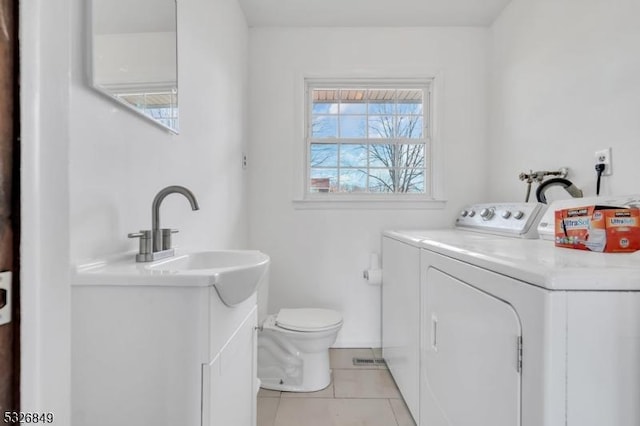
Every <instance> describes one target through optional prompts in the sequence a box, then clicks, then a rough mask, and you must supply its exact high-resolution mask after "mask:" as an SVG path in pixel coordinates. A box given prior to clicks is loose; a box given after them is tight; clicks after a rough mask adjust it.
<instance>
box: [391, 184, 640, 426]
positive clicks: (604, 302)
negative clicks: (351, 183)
mask: <svg viewBox="0 0 640 426" xmlns="http://www.w3.org/2000/svg"><path fill="white" fill-rule="evenodd" d="M638 200H640V196H630V197H622V198H615V197H614V198H612V199H609V200H603V199H597V200H596V199H580V200H571V201H567V202H561V203H558V204H555V203H554V204H553V205H551V206H550V207H549V209H548V210H547V213H546V215H545V216H544V217H542V218H540V213H541V210H542V209H543V207H534V206H536V205H535V204H523V205H516V204H500V205H486V204H483V205H477V206H470V207H467V208H465V209H464V210H463V211H462V212H461V214H460V216H459V217H458V218H457V219H456V226H455V227H454V229H445V230H427V231H388V232H385V233H384V237H383V356H384V357H385V359H386V360H387V363H388V364H389V368H390V371H391V373H392V374H393V376H394V378H395V380H396V382H397V383H398V387H399V388H400V390H401V392H402V394H403V397H404V398H405V400H406V402H407V405H408V407H409V409H410V411H411V413H412V415H413V416H414V419H415V420H416V423H417V424H418V425H420V426H441V425H442V426H444V425H447V426H479V425H480V426H484V425H487V426H516V425H519V426H561V425H562V426H567V425H569V426H601V425H605V424H606V425H616V426H637V425H639V424H640V407H639V406H638V403H637V402H638V401H640V252H636V253H630V254H607V253H592V252H584V251H578V250H571V249H563V248H556V247H554V244H553V242H552V241H547V240H542V239H529V238H513V237H533V236H535V234H536V232H535V224H536V223H537V222H540V224H541V226H540V229H541V230H542V231H543V232H544V230H545V229H546V228H549V226H548V224H551V223H553V219H552V217H553V212H554V211H555V209H556V208H565V207H569V206H580V205H589V204H593V203H594V202H598V203H602V204H604V203H608V204H615V205H620V204H632V203H638ZM471 211H473V212H475V214H473V215H471V218H469V213H470V212H471ZM487 212H489V213H487ZM506 212H509V214H507V213H506ZM518 212H522V213H523V214H522V216H521V215H520V214H519V213H518ZM480 213H482V214H480ZM514 213H516V214H514ZM516 216H521V217H520V219H516ZM532 226H533V227H534V231H532V230H531V227H532ZM525 228H527V229H526V230H525ZM473 231H481V232H473Z"/></svg>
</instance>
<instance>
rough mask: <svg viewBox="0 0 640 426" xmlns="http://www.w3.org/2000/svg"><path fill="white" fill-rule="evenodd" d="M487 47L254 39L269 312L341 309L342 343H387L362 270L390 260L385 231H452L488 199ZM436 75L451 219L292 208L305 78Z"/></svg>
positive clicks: (304, 37)
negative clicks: (383, 250) (471, 207)
mask: <svg viewBox="0 0 640 426" xmlns="http://www.w3.org/2000/svg"><path fill="white" fill-rule="evenodd" d="M487 41H488V31H487V29H481V28H406V29H393V28H375V29H373V28H371V29H362V28H360V29H355V28H326V29H320V28H306V29H295V28H253V29H251V30H250V64H251V66H250V87H251V94H250V98H249V105H250V120H251V126H250V140H251V151H250V157H249V167H250V192H249V199H250V212H251V213H250V224H251V231H250V235H251V239H250V241H251V246H253V247H255V248H258V249H261V250H263V251H265V252H266V253H268V254H269V255H270V256H271V259H272V265H271V279H270V285H271V293H270V310H271V311H276V310H277V309H279V308H281V307H327V308H333V309H337V310H340V311H341V312H342V313H343V316H344V320H345V322H344V326H343V328H342V332H341V333H340V335H339V336H338V342H337V343H336V346H371V345H373V346H379V345H380V321H381V318H380V288H379V287H373V286H370V285H368V284H367V283H366V282H365V281H364V280H363V279H362V270H363V269H365V268H366V266H367V264H368V260H369V257H368V256H369V253H371V252H380V245H381V231H383V230H384V229H389V228H429V227H441V226H444V225H448V224H449V223H450V222H451V220H452V218H453V212H454V211H457V209H459V208H460V206H461V205H462V204H463V203H465V202H469V201H479V200H482V199H483V198H485V194H484V189H485V187H486V182H485V176H486V168H485V164H486V157H485V151H486V137H485V136H486V134H485V133H486V127H485V125H486V121H487V117H486V86H487V80H486V79H487V74H486V62H485V60H486V55H487ZM435 73H440V76H441V77H442V78H443V91H442V92H443V93H440V95H441V96H442V103H441V106H442V110H441V111H438V114H440V117H441V119H440V130H441V132H440V135H441V140H440V141H438V143H441V144H442V148H443V149H442V151H443V154H444V158H443V161H444V166H446V167H444V176H443V177H444V191H445V198H446V199H447V200H448V203H447V204H446V208H445V209H444V210H442V209H439V210H415V209H414V210H411V209H404V210H399V209H387V210H385V209H380V210H370V209H362V210H357V209H356V210H354V209H343V210H340V209H329V210H297V209H295V208H294V206H293V204H292V200H293V197H294V194H293V185H292V182H291V180H292V176H294V165H295V164H296V162H299V161H301V160H300V159H299V158H295V154H294V153H295V152H299V149H298V148H299V147H296V144H304V140H303V139H302V138H300V137H298V135H299V132H298V129H299V128H300V127H301V126H302V122H301V121H300V120H301V119H302V118H303V114H302V113H301V110H302V108H303V104H302V102H300V96H299V95H300V91H299V89H298V88H299V87H300V84H301V81H302V78H303V76H304V75H313V76H316V77H318V76H323V75H329V76H336V75H344V76H352V77H357V76H358V75H363V74H364V75H368V76H370V75H372V74H374V75H378V76H392V77H393V76H399V75H400V76H406V75H413V76H420V75H424V76H432V75H433V74H435Z"/></svg>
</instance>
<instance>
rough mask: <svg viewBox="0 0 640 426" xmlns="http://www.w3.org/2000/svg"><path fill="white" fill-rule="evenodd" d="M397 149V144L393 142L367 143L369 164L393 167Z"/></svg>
mask: <svg viewBox="0 0 640 426" xmlns="http://www.w3.org/2000/svg"><path fill="white" fill-rule="evenodd" d="M397 149H398V146H397V145H394V144H375V145H369V166H370V167H393V166H394V163H395V158H396V151H397Z"/></svg>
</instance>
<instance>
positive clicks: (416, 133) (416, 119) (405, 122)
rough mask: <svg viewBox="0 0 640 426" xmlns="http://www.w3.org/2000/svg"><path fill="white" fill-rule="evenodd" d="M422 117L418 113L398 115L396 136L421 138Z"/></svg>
mask: <svg viewBox="0 0 640 426" xmlns="http://www.w3.org/2000/svg"><path fill="white" fill-rule="evenodd" d="M422 123H423V121H422V117H421V116H419V115H403V116H399V117H398V128H397V131H398V137H399V138H407V139H420V138H422Z"/></svg>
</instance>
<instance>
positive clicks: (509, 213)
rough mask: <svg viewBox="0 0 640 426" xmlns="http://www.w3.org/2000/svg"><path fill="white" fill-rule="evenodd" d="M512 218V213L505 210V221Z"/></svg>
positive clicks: (503, 216) (503, 215) (503, 214)
mask: <svg viewBox="0 0 640 426" xmlns="http://www.w3.org/2000/svg"><path fill="white" fill-rule="evenodd" d="M510 217H511V212H510V211H509V210H505V211H503V212H502V218H503V219H509V218H510Z"/></svg>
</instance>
